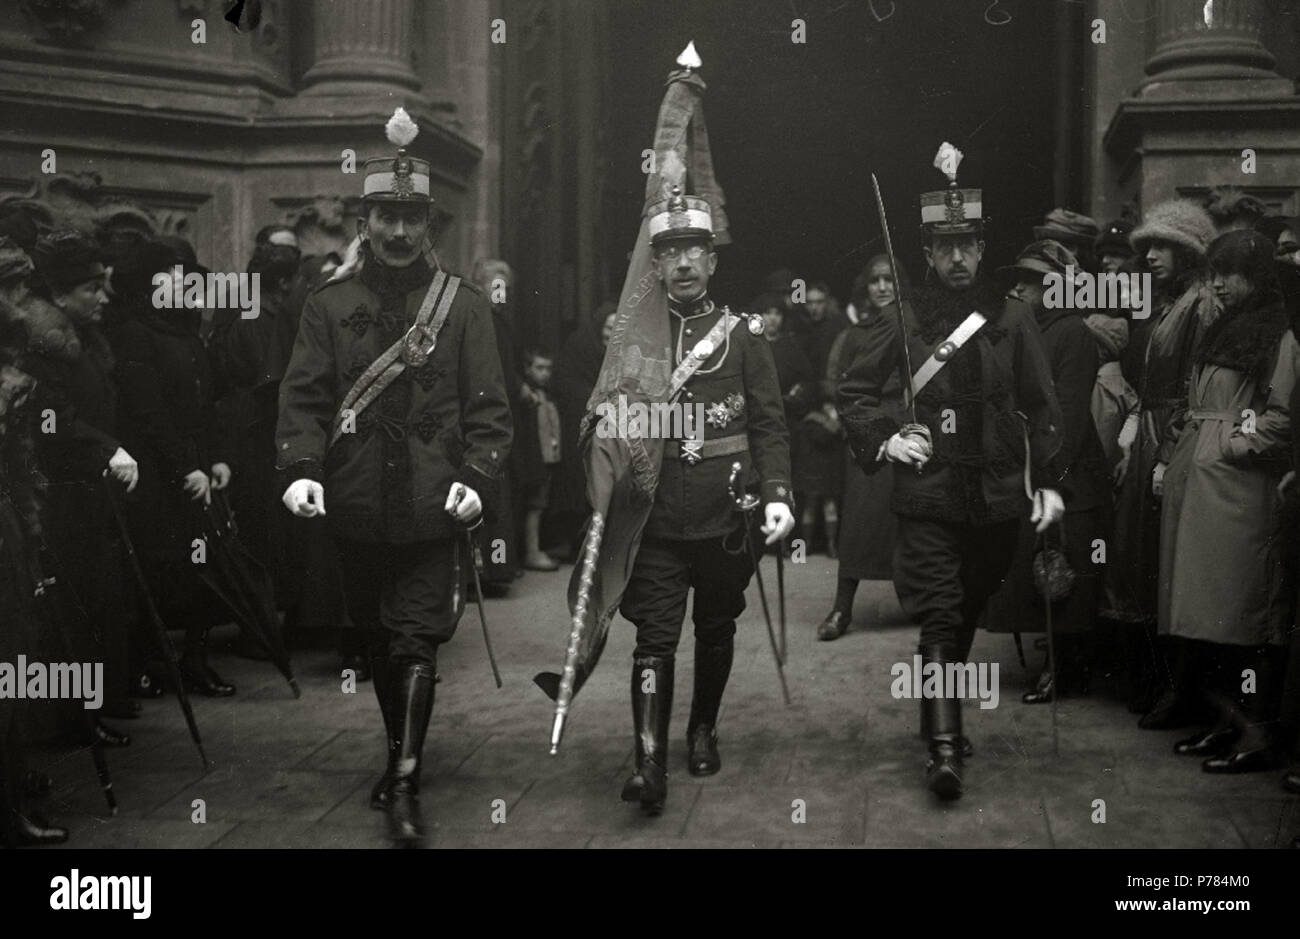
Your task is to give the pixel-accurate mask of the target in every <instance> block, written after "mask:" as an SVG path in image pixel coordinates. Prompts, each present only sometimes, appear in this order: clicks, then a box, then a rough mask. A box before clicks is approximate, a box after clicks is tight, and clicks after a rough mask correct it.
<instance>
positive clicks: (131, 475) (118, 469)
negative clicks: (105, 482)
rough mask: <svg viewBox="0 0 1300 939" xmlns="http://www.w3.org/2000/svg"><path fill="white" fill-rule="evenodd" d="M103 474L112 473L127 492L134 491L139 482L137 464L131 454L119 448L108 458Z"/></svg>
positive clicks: (138, 467)
mask: <svg viewBox="0 0 1300 939" xmlns="http://www.w3.org/2000/svg"><path fill="white" fill-rule="evenodd" d="M104 472H105V474H108V473H112V474H113V478H114V479H116V480H118V481H119V482H122V483H125V484H126V491H127V492H131V491H132V490H133V489H135V484H136V483H138V482H139V481H140V466H139V464H137V463H136V462H135V459H134V458H133V457H132V456H131V454H129V453H127V452H126V451H125V450H123V449H122V448H121V447H118V448H117V452H115V453H114V454H113V455H112V456H111V457H109V458H108V469H106V470H104Z"/></svg>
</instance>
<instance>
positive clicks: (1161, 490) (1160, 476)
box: [1151, 463, 1169, 499]
mask: <svg viewBox="0 0 1300 939" xmlns="http://www.w3.org/2000/svg"><path fill="white" fill-rule="evenodd" d="M1168 468H1169V467H1168V464H1167V463H1157V464H1156V468H1155V469H1153V470H1152V471H1151V494H1152V495H1153V496H1155V497H1156V498H1157V499H1159V498H1160V497H1161V496H1163V495H1164V494H1165V470H1166V469H1168Z"/></svg>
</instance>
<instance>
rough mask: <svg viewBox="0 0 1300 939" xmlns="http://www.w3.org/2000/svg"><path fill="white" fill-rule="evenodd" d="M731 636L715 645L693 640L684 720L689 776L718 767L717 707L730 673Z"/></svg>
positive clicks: (720, 764) (720, 704)
mask: <svg viewBox="0 0 1300 939" xmlns="http://www.w3.org/2000/svg"><path fill="white" fill-rule="evenodd" d="M735 649H736V642H735V639H734V638H729V639H727V641H726V642H724V643H721V644H719V645H716V646H711V645H706V644H704V643H703V642H700V641H699V640H698V639H697V640H695V694H694V695H693V696H692V697H691V716H690V720H688V721H687V724H686V746H687V756H686V767H687V769H689V770H690V773H691V775H692V776H712V775H713V774H714V773H716V772H717V771H718V770H720V769H722V757H721V756H719V754H718V708H720V707H721V706H722V693H723V691H725V690H726V687H727V678H728V677H729V676H730V675H731V660H732V658H733V657H734V656H735Z"/></svg>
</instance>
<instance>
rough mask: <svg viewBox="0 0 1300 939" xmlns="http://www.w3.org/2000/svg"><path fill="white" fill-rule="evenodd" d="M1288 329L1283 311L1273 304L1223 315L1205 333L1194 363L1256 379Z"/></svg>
mask: <svg viewBox="0 0 1300 939" xmlns="http://www.w3.org/2000/svg"><path fill="white" fill-rule="evenodd" d="M1289 328H1290V323H1289V322H1288V317H1287V313H1286V308H1285V307H1283V305H1282V304H1281V303H1280V302H1278V301H1276V300H1271V301H1268V302H1265V303H1260V304H1256V305H1253V306H1251V307H1250V308H1249V309H1246V310H1242V311H1240V312H1238V313H1232V314H1225V315H1223V316H1220V317H1219V318H1218V319H1217V320H1215V322H1214V324H1213V325H1212V326H1210V328H1209V329H1208V330H1207V331H1206V333H1205V338H1204V339H1203V340H1202V341H1201V347H1200V349H1199V350H1198V351H1197V353H1196V362H1197V364H1198V365H1218V366H1221V367H1223V368H1228V369H1232V370H1233V371H1234V372H1242V373H1244V374H1246V375H1250V376H1252V377H1255V378H1259V377H1261V375H1262V374H1263V372H1264V371H1265V370H1266V369H1268V368H1269V367H1271V366H1272V364H1273V358H1274V357H1275V356H1276V355H1277V345H1278V342H1279V340H1281V338H1282V334H1283V333H1285V332H1286V331H1287V329H1289Z"/></svg>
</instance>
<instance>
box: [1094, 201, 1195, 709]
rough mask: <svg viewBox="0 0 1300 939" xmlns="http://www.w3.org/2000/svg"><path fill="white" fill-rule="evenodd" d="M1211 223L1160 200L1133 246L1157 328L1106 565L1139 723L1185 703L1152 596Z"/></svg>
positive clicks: (1190, 206) (1130, 431)
mask: <svg viewBox="0 0 1300 939" xmlns="http://www.w3.org/2000/svg"><path fill="white" fill-rule="evenodd" d="M1213 238H1214V223H1213V222H1212V221H1211V220H1210V217H1209V215H1208V214H1206V212H1205V210H1204V209H1202V208H1201V207H1200V206H1198V205H1196V204H1195V203H1193V202H1189V201H1186V200H1172V201H1170V202H1163V203H1161V204H1159V205H1157V206H1155V207H1153V208H1152V209H1151V211H1150V212H1149V213H1148V214H1147V217H1146V219H1145V221H1144V222H1143V223H1142V224H1141V225H1140V226H1138V228H1137V229H1135V230H1134V232H1133V235H1132V238H1131V240H1132V243H1133V248H1134V250H1135V251H1136V252H1137V254H1138V256H1139V257H1140V258H1141V260H1142V262H1143V266H1144V267H1145V270H1146V271H1147V272H1148V273H1150V275H1151V281H1152V289H1153V292H1154V294H1155V296H1154V297H1153V301H1152V304H1151V309H1152V319H1153V321H1154V322H1153V325H1152V326H1151V329H1150V333H1149V336H1148V339H1147V343H1146V353H1145V356H1144V358H1143V366H1142V370H1141V374H1140V375H1139V376H1138V383H1137V390H1138V396H1139V398H1140V401H1141V403H1140V405H1139V407H1138V409H1137V411H1136V412H1135V413H1134V414H1132V415H1130V417H1129V420H1128V421H1127V422H1126V424H1127V427H1126V433H1125V435H1124V436H1125V439H1127V438H1129V437H1132V438H1133V443H1132V444H1131V446H1130V448H1129V452H1128V455H1127V456H1126V457H1125V458H1124V459H1123V460H1122V461H1121V463H1120V466H1119V468H1118V470H1117V472H1118V474H1119V476H1120V481H1121V484H1120V492H1119V498H1118V500H1117V502H1116V506H1115V538H1114V544H1113V545H1112V559H1111V563H1109V564H1107V565H1106V572H1107V580H1108V584H1107V586H1108V588H1109V589H1108V594H1109V599H1110V605H1111V606H1112V607H1113V609H1111V610H1108V611H1107V613H1108V615H1109V616H1110V617H1111V618H1113V619H1117V620H1120V621H1121V622H1127V623H1131V624H1133V627H1134V628H1133V629H1130V630H1128V631H1127V633H1125V635H1126V636H1127V638H1128V640H1129V648H1128V650H1127V653H1128V655H1127V658H1128V660H1129V679H1130V687H1131V693H1132V694H1131V699H1130V702H1129V708H1130V710H1132V711H1134V712H1136V713H1142V714H1143V718H1142V720H1141V722H1140V726H1142V727H1144V728H1152V729H1154V728H1161V727H1177V726H1182V725H1183V724H1184V723H1185V722H1186V721H1187V720H1188V719H1189V716H1190V715H1189V714H1188V713H1187V707H1186V701H1185V700H1184V699H1183V698H1182V697H1180V696H1179V695H1177V694H1175V689H1176V688H1177V687H1178V685H1179V682H1178V681H1177V680H1175V681H1173V683H1172V685H1169V684H1166V682H1168V681H1169V679H1168V678H1167V676H1168V675H1169V663H1166V661H1165V657H1164V656H1163V655H1161V654H1159V653H1158V652H1157V649H1156V629H1155V622H1156V596H1157V588H1156V583H1157V577H1158V576H1159V559H1160V551H1159V547H1160V497H1161V494H1162V492H1163V483H1164V474H1165V467H1166V466H1167V465H1168V463H1169V460H1170V459H1171V458H1172V457H1173V446H1174V441H1175V437H1176V430H1177V422H1178V420H1179V416H1180V415H1181V414H1182V413H1183V412H1184V410H1185V408H1186V403H1187V388H1188V385H1187V382H1188V377H1189V376H1190V374H1191V370H1192V361H1193V359H1192V357H1193V355H1194V354H1195V351H1196V348H1197V345H1198V344H1199V341H1200V338H1201V336H1202V335H1203V334H1204V332H1205V330H1206V329H1207V328H1208V327H1209V326H1210V324H1211V323H1212V322H1213V321H1214V318H1215V317H1216V316H1217V315H1218V304H1217V301H1216V300H1215V297H1214V294H1213V293H1212V292H1211V290H1210V286H1209V282H1208V280H1207V279H1206V277H1205V274H1204V272H1203V268H1204V261H1205V252H1206V249H1207V248H1208V247H1209V243H1210V241H1211V240H1212V239H1213Z"/></svg>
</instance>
